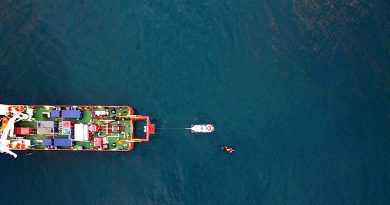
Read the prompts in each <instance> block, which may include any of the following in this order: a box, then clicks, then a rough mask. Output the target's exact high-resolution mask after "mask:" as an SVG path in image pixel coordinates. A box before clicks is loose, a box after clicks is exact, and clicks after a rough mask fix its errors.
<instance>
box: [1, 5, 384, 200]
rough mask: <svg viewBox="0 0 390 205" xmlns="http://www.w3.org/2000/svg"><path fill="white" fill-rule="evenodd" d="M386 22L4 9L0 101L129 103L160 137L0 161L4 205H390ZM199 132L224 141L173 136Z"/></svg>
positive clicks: (219, 11) (169, 11)
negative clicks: (196, 128) (114, 149)
mask: <svg viewBox="0 0 390 205" xmlns="http://www.w3.org/2000/svg"><path fill="white" fill-rule="evenodd" d="M389 11H390V4H389V1H384V0H369V1H364V0H354V1H341V0H339V1H338V0H329V1H324V0H309V1H303V0H295V1H280V0H273V1H261V0H244V1H233V0H225V1H215V0H196V1H180V0H166V1H152V0H145V1H124V0H122V1H101V0H97V1H91V0H86V1H49V0H43V1H31V0H26V1H11V0H4V1H1V2H0V82H1V91H0V101H1V103H3V104H91V105H99V104H104V105H131V106H133V107H134V108H135V110H136V112H137V113H138V114H143V115H149V116H151V118H152V120H153V122H155V123H156V125H157V127H158V129H157V134H156V135H155V136H153V137H152V138H151V141H150V142H149V143H142V144H137V145H136V147H135V149H134V151H132V152H128V153H96V152H93V153H89V152H44V151H42V152H34V153H33V154H32V155H30V156H26V154H27V153H29V152H17V153H18V154H19V157H18V158H17V159H16V160H15V159H13V158H11V157H10V156H8V155H1V156H0V170H1V176H0V185H1V191H0V200H1V202H0V204H57V205H60V204H83V205H84V204H272V205H276V204H298V205H304V204H308V205H313V204H371V205H374V204H378V205H379V204H380V205H383V204H390V176H389V171H390V167H389V164H390V160H389V159H390V158H389V157H390V153H389V150H390V130H389V128H390V123H389V122H390V110H389V108H390V106H389V105H390V69H389V68H390V35H389V34H390V20H389V19H390V12H389ZM192 123H213V124H215V127H216V131H215V132H214V133H213V134H208V135H199V134H191V133H189V132H187V131H185V130H181V129H166V128H185V127H188V126H189V125H190V124H192ZM225 144H227V145H232V146H234V147H235V148H236V152H235V153H234V154H233V155H228V154H226V153H224V152H221V150H220V147H221V146H222V145H225Z"/></svg>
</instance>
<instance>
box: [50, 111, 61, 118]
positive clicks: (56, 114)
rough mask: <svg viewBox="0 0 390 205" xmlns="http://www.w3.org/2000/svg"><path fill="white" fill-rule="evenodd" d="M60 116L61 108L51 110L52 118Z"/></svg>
mask: <svg viewBox="0 0 390 205" xmlns="http://www.w3.org/2000/svg"><path fill="white" fill-rule="evenodd" d="M55 117H60V111H59V110H52V111H51V112H50V118H55Z"/></svg>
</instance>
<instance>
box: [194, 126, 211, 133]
mask: <svg viewBox="0 0 390 205" xmlns="http://www.w3.org/2000/svg"><path fill="white" fill-rule="evenodd" d="M190 129H191V132H192V133H209V132H214V125H212V124H199V125H191V128H190Z"/></svg>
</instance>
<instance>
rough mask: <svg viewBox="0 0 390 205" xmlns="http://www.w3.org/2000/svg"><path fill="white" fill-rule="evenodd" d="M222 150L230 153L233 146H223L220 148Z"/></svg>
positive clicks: (232, 150)
mask: <svg viewBox="0 0 390 205" xmlns="http://www.w3.org/2000/svg"><path fill="white" fill-rule="evenodd" d="M221 149H222V150H223V151H224V152H226V153H228V154H232V153H233V152H234V148H233V147H229V146H226V145H225V146H223V147H222V148H221Z"/></svg>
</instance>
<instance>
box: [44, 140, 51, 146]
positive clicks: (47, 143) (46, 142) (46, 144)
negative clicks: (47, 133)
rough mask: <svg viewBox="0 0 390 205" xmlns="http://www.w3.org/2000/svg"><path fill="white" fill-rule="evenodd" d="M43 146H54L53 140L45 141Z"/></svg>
mask: <svg viewBox="0 0 390 205" xmlns="http://www.w3.org/2000/svg"><path fill="white" fill-rule="evenodd" d="M43 145H45V146H50V145H53V139H43Z"/></svg>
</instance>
